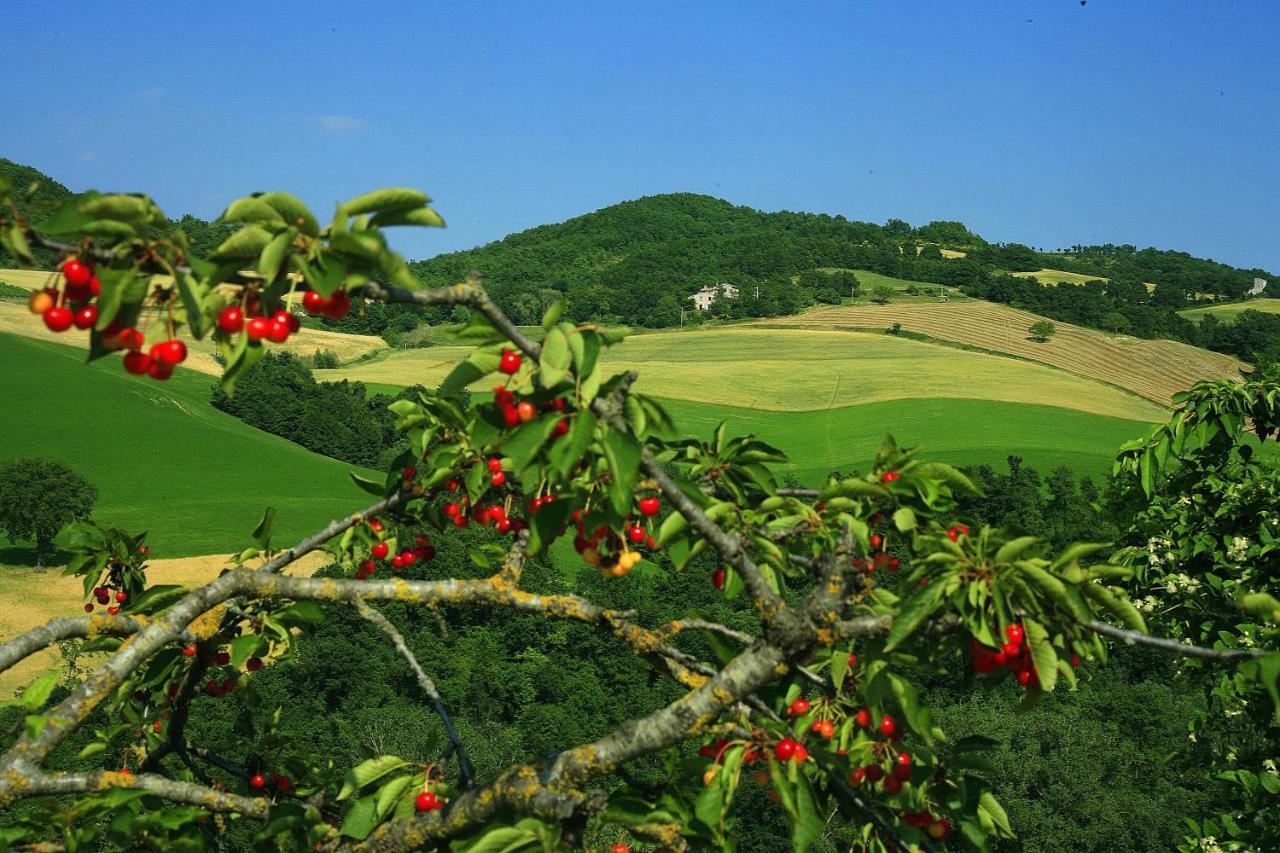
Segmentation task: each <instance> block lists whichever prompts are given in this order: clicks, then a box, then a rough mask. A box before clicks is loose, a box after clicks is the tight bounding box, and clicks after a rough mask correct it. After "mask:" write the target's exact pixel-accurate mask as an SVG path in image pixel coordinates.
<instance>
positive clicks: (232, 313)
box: [218, 305, 244, 335]
mask: <svg viewBox="0 0 1280 853" xmlns="http://www.w3.org/2000/svg"><path fill="white" fill-rule="evenodd" d="M218 328H219V329H221V330H222V332H223V334H226V335H238V334H240V330H241V329H243V328H244V312H243V311H241V310H240V309H239V308H238V307H236V306H235V305H228V306H227V307H226V308H223V309H222V313H221V314H219V315H218Z"/></svg>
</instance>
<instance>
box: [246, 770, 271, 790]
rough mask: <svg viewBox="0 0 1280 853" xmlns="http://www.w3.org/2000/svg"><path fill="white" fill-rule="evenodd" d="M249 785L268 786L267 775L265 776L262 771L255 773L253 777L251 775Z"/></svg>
mask: <svg viewBox="0 0 1280 853" xmlns="http://www.w3.org/2000/svg"><path fill="white" fill-rule="evenodd" d="M249 787H250V788H265V787H267V777H266V776H263V775H262V774H261V773H254V774H253V775H252V776H251V777H249Z"/></svg>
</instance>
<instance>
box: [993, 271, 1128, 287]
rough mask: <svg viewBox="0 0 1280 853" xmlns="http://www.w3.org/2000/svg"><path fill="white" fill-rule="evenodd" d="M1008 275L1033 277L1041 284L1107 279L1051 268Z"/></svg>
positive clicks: (1076, 282)
mask: <svg viewBox="0 0 1280 853" xmlns="http://www.w3.org/2000/svg"><path fill="white" fill-rule="evenodd" d="M1010 275H1014V276H1017V277H1018V278H1034V279H1035V280H1036V281H1038V282H1040V283H1041V284H1084V283H1085V282H1086V281H1099V280H1101V281H1107V277H1106V276H1102V275H1083V274H1082V273H1078V272H1067V271H1066V270H1053V269H1042V270H1037V271H1035V272H1015V273H1010Z"/></svg>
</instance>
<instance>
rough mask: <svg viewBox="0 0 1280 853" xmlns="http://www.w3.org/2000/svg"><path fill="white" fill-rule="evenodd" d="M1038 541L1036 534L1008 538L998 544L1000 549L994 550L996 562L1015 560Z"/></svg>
mask: <svg viewBox="0 0 1280 853" xmlns="http://www.w3.org/2000/svg"><path fill="white" fill-rule="evenodd" d="M1038 541H1040V539H1039V537H1038V536H1019V537H1018V538H1017V539H1010V540H1009V541H1008V542H1006V543H1004V544H1003V545H1001V546H1000V550H999V551H996V562H997V563H1008V562H1010V561H1012V560H1016V559H1017V558H1018V557H1020V556H1021V555H1022V552H1023V551H1026V550H1027V549H1028V548H1030V547H1031V546H1032V545H1034V544H1036V542H1038Z"/></svg>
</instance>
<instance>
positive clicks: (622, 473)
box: [601, 429, 640, 517]
mask: <svg viewBox="0 0 1280 853" xmlns="http://www.w3.org/2000/svg"><path fill="white" fill-rule="evenodd" d="M601 444H603V445H604V456H605V461H607V462H608V463H609V471H610V472H611V473H612V474H613V479H612V481H611V482H610V483H609V502H610V503H611V504H612V505H613V511H614V512H616V513H617V514H618V515H620V516H624V517H625V516H626V515H627V514H629V513H630V512H631V501H632V491H633V490H634V489H635V485H636V481H637V480H638V479H639V478H640V446H639V445H637V444H636V443H635V441H634V440H633V439H632V438H631V437H630V436H627V435H623V434H622V433H620V432H618V431H617V430H612V429H611V430H608V431H606V432H605V434H604V439H603V440H602V441H601Z"/></svg>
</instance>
